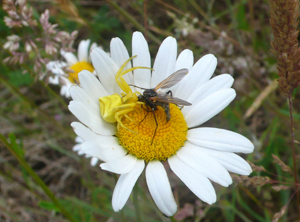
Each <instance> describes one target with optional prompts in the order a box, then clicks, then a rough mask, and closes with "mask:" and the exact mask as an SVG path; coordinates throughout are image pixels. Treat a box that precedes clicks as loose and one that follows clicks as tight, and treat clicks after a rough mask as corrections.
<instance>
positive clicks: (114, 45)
mask: <svg viewBox="0 0 300 222" xmlns="http://www.w3.org/2000/svg"><path fill="white" fill-rule="evenodd" d="M110 56H111V58H112V59H113V60H114V62H115V63H116V64H117V66H118V67H121V66H122V65H123V64H124V62H125V61H127V60H128V59H129V54H128V51H127V49H126V47H125V45H124V43H123V42H122V40H121V39H119V38H113V39H112V40H111V42H110ZM130 68H131V62H129V63H127V65H126V66H125V68H124V70H126V69H130ZM123 77H124V79H125V81H126V82H127V83H128V84H129V83H131V84H133V76H132V72H129V73H127V74H125V75H124V76H123Z"/></svg>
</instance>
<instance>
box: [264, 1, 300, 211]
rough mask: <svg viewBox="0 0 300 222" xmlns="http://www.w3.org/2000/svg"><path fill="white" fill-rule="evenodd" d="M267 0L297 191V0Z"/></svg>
mask: <svg viewBox="0 0 300 222" xmlns="http://www.w3.org/2000/svg"><path fill="white" fill-rule="evenodd" d="M268 2H269V4H270V14H271V19H270V24H271V27H272V31H273V34H274V40H273V41H272V42H271V45H272V49H271V51H272V52H273V53H274V55H275V56H276V59H277V68H278V75H279V79H278V84H279V88H280V89H281V91H282V92H283V94H285V95H286V96H287V98H288V101H289V110H290V120H291V137H292V152H293V165H294V168H293V172H294V178H295V181H294V186H295V189H296V191H298V175H297V162H296V150H295V135H294V120H293V101H292V93H293V90H294V89H295V88H296V87H298V86H299V83H300V48H299V44H298V34H299V31H298V30H297V27H298V18H299V0H268ZM299 195H300V194H299V192H297V203H298V208H299V212H300V196H299ZM299 215H300V214H299Z"/></svg>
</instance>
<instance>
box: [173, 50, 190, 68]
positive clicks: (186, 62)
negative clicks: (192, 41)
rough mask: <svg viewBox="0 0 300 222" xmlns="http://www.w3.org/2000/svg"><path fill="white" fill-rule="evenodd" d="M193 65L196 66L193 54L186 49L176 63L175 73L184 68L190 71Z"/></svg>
mask: <svg viewBox="0 0 300 222" xmlns="http://www.w3.org/2000/svg"><path fill="white" fill-rule="evenodd" d="M193 64H194V54H193V52H192V51H191V50H189V49H185V50H183V51H182V52H181V53H180V54H179V56H178V58H177V60H176V63H175V69H174V71H177V70H179V69H183V68H186V69H188V70H190V69H191V68H192V67H193Z"/></svg>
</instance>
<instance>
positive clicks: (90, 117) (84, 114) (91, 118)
mask: <svg viewBox="0 0 300 222" xmlns="http://www.w3.org/2000/svg"><path fill="white" fill-rule="evenodd" d="M68 108H69V110H70V111H71V112H72V113H73V115H74V116H76V118H77V119H78V120H79V121H80V122H82V123H83V124H84V125H86V126H88V127H89V128H90V129H91V130H92V131H94V132H95V133H97V134H100V135H106V136H109V135H114V134H115V133H116V126H115V125H114V124H111V123H107V122H105V121H104V120H103V119H102V118H101V117H100V115H99V116H96V115H94V114H93V113H92V112H91V111H90V110H88V109H87V108H86V107H85V106H84V105H83V104H82V103H80V102H77V101H71V102H70V104H69V106H68Z"/></svg>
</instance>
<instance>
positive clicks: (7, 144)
mask: <svg viewBox="0 0 300 222" xmlns="http://www.w3.org/2000/svg"><path fill="white" fill-rule="evenodd" d="M0 141H1V142H2V143H3V144H4V145H5V146H6V148H7V149H8V150H9V151H10V152H11V154H13V155H14V156H15V157H16V159H17V160H18V161H19V163H20V164H21V165H22V166H23V167H24V168H25V170H26V171H27V172H28V173H29V175H30V176H31V177H32V178H33V179H34V180H35V181H36V182H37V184H38V185H39V186H40V187H41V188H42V189H43V191H44V192H45V194H46V195H47V196H48V197H49V198H50V199H51V200H52V202H53V203H54V205H55V206H56V207H57V208H58V209H60V212H61V213H62V214H63V215H64V216H65V217H66V218H67V219H68V220H69V221H71V222H75V220H74V218H73V217H72V216H71V215H70V214H69V213H68V212H67V211H66V210H65V209H64V208H63V206H62V205H61V204H60V203H59V202H58V200H57V199H56V197H55V195H54V194H53V193H52V192H51V190H50V189H49V188H48V186H47V185H46V184H45V183H44V181H42V179H41V178H40V177H39V176H38V175H37V174H36V173H35V172H34V171H33V170H32V168H31V167H30V166H29V165H28V164H27V162H26V161H25V160H24V158H23V157H22V156H20V155H19V154H18V153H17V152H16V150H15V149H14V148H13V147H12V146H11V144H10V143H9V142H8V141H7V140H6V138H5V137H4V136H3V135H2V134H0Z"/></svg>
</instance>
